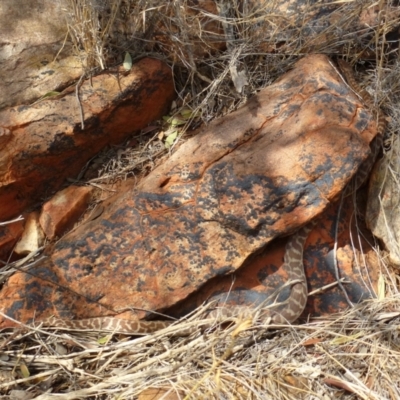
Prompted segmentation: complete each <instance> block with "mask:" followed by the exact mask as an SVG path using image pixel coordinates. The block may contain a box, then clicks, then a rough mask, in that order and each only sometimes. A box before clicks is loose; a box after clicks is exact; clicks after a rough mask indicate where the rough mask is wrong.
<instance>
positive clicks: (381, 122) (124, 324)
mask: <svg viewBox="0 0 400 400" xmlns="http://www.w3.org/2000/svg"><path fill="white" fill-rule="evenodd" d="M337 62H338V66H339V69H340V72H341V74H342V75H343V77H344V79H345V81H346V82H347V84H348V85H349V86H350V88H351V89H352V90H353V91H354V92H355V93H356V95H358V96H360V97H361V99H362V100H363V102H364V104H365V105H366V106H367V107H368V109H369V110H370V111H371V112H373V113H374V112H375V115H376V119H377V131H378V135H377V139H376V140H374V142H373V143H372V144H371V153H372V155H371V157H370V158H369V159H367V160H366V164H365V165H364V166H363V167H362V168H360V170H359V172H358V173H357V174H356V177H355V182H354V186H355V188H358V187H360V186H361V184H362V183H363V182H364V181H365V179H366V178H367V177H368V175H369V172H370V170H371V168H372V166H373V164H374V161H375V159H376V156H377V154H378V152H379V151H380V148H381V145H382V139H381V138H382V136H383V132H384V130H385V128H386V118H385V116H384V114H383V112H382V111H381V110H380V109H379V108H378V110H376V108H375V105H374V102H373V99H372V97H371V96H370V94H369V93H368V92H367V91H366V90H365V89H363V88H361V87H360V86H359V85H358V83H357V82H356V80H355V78H354V76H353V72H352V69H351V67H350V65H349V64H348V63H347V62H345V61H343V60H338V61H337ZM354 186H353V188H354ZM313 226H314V222H313V221H312V222H311V223H309V224H308V225H306V226H305V227H303V228H301V229H300V230H298V231H297V232H296V233H294V234H293V235H292V236H291V237H290V238H289V240H288V242H287V244H286V247H285V255H284V266H283V267H284V268H285V269H286V270H287V272H288V278H289V279H288V282H289V284H290V285H291V292H290V295H289V298H288V299H287V300H286V301H285V307H283V308H280V309H279V311H271V310H270V309H267V308H264V309H261V313H260V315H259V318H260V319H262V320H267V319H270V322H271V323H273V324H287V323H291V322H294V321H295V320H296V319H297V318H298V317H299V316H300V315H301V313H302V312H303V310H304V308H305V305H306V302H307V295H308V291H307V281H306V276H305V272H304V266H303V248H304V245H305V242H306V240H307V237H308V235H309V233H310V231H311V230H312V228H313ZM254 314H255V309H254V308H251V307H248V306H236V307H229V308H220V309H216V310H214V311H211V312H210V313H209V314H208V317H209V318H210V319H220V320H221V319H223V320H230V319H234V318H237V317H241V318H249V317H253V316H254ZM173 323H174V321H133V320H124V319H118V318H115V317H97V318H88V319H81V320H63V319H59V318H55V317H51V318H49V319H47V320H46V321H44V325H46V326H51V327H54V328H57V329H69V330H81V331H82V330H83V331H89V330H90V331H92V330H93V331H111V332H118V333H126V334H147V333H151V332H155V331H158V330H160V329H164V328H166V327H168V326H170V325H171V324H173ZM192 330H196V328H193V329H192Z"/></svg>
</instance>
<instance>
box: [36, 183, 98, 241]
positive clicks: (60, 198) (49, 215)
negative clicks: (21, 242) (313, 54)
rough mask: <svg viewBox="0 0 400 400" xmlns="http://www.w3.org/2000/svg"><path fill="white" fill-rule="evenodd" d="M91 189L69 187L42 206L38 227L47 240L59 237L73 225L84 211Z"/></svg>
mask: <svg viewBox="0 0 400 400" xmlns="http://www.w3.org/2000/svg"><path fill="white" fill-rule="evenodd" d="M92 189H93V188H92V187H90V186H69V187H67V188H66V189H64V190H61V191H60V192H57V193H56V195H55V196H54V197H52V198H51V199H50V200H49V201H48V202H46V203H45V204H44V205H43V207H42V212H41V214H40V225H41V227H42V229H43V232H44V233H45V234H46V236H47V237H48V238H49V239H54V238H55V237H56V236H61V235H62V234H63V233H65V231H67V230H68V229H69V228H71V227H72V226H73V225H74V223H75V222H76V221H77V220H78V218H79V217H80V216H81V215H82V214H83V213H84V212H85V211H86V208H87V206H88V204H89V201H90V195H91V193H92Z"/></svg>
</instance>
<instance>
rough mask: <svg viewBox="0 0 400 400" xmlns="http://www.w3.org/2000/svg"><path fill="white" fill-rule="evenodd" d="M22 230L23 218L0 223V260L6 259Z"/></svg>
mask: <svg viewBox="0 0 400 400" xmlns="http://www.w3.org/2000/svg"><path fill="white" fill-rule="evenodd" d="M23 231H24V220H23V219H18V220H16V221H15V222H11V223H9V224H8V223H6V224H2V225H0V260H3V261H7V260H8V258H9V255H10V252H11V250H12V249H13V247H14V245H15V244H16V243H17V241H18V240H19V239H20V237H21V235H22V232H23Z"/></svg>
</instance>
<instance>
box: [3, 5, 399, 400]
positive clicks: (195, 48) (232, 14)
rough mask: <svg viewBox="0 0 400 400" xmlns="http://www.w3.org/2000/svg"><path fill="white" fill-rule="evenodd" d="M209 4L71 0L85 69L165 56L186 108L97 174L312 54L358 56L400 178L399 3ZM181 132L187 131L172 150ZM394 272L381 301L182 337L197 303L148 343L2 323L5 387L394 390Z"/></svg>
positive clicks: (103, 175)
mask: <svg viewBox="0 0 400 400" xmlns="http://www.w3.org/2000/svg"><path fill="white" fill-rule="evenodd" d="M206 3H207V5H209V3H211V2H207V1H204V2H200V1H199V2H195V1H188V0H180V1H179V0H178V1H165V2H159V1H153V0H142V1H141V0H137V1H125V0H68V1H67V2H66V6H67V7H66V9H67V17H68V24H69V29H70V33H71V37H72V40H73V42H74V44H75V46H76V51H77V53H78V54H80V55H82V54H84V56H85V57H84V63H85V65H86V66H87V68H88V71H89V70H90V69H92V68H94V67H96V68H101V69H104V68H106V67H107V66H111V65H113V64H115V63H121V62H122V60H123V58H124V55H125V53H126V52H129V53H130V54H131V56H132V58H133V59H134V60H135V59H138V58H140V57H143V56H145V55H151V56H155V57H158V58H162V59H164V60H165V61H166V62H168V63H169V64H170V65H171V66H172V67H173V70H174V76H175V84H176V89H177V93H178V99H177V101H176V104H175V105H174V107H173V110H172V111H171V115H174V116H180V117H182V115H183V111H185V112H186V114H185V115H189V118H186V119H185V118H183V121H184V123H181V124H178V125H174V124H173V123H172V122H171V120H169V121H166V122H165V121H164V122H163V123H160V124H159V125H157V126H154V127H152V128H151V129H149V130H147V131H144V132H142V134H141V136H140V137H139V138H136V139H135V140H136V142H135V143H136V144H135V146H132V141H131V142H130V144H129V145H128V146H127V147H125V148H124V147H118V148H112V149H106V150H105V151H104V153H103V155H102V156H103V161H104V159H106V160H108V161H107V162H106V163H103V164H102V165H103V166H102V167H99V168H100V170H101V172H100V176H99V177H96V178H92V183H95V184H100V183H103V182H115V181H117V180H123V179H125V178H126V177H127V176H130V175H134V176H137V175H139V176H140V175H141V174H144V173H145V172H146V171H144V169H145V170H150V169H152V168H153V165H154V164H155V163H156V162H159V160H160V158H159V157H160V155H162V154H165V153H168V151H171V149H172V150H173V147H174V146H175V145H176V143H177V142H178V141H179V140H178V139H182V137H183V134H184V133H185V132H186V135H185V137H187V136H188V134H189V131H188V129H189V128H190V127H193V126H194V125H197V124H199V123H200V122H201V121H203V122H205V123H207V122H208V121H210V120H212V119H214V118H216V117H219V116H221V115H224V114H227V113H229V112H231V111H232V110H234V109H235V108H237V107H238V106H239V105H240V104H242V103H244V102H245V101H246V99H247V98H248V96H250V95H252V94H254V93H256V92H257V91H258V90H259V89H261V88H262V87H265V86H267V85H269V84H270V83H271V82H272V81H274V80H275V79H276V78H277V77H279V76H280V75H282V74H283V73H284V72H285V71H287V70H288V69H289V68H290V67H291V65H292V64H293V63H294V62H295V61H296V60H297V59H299V57H302V56H304V55H306V54H309V53H324V54H327V55H329V56H344V57H346V58H348V59H349V61H350V62H352V63H353V64H356V68H357V74H358V78H359V81H361V82H364V86H366V87H367V90H369V91H370V93H371V94H372V95H373V96H374V98H375V103H376V105H377V106H378V105H379V106H382V107H383V108H384V109H385V111H386V113H387V115H389V116H390V121H389V127H388V129H387V137H386V144H387V151H386V152H385V157H388V158H389V159H390V163H391V165H394V166H395V167H396V168H397V169H396V168H393V169H392V170H391V171H390V172H391V173H392V174H394V175H395V176H396V179H398V178H399V169H398V165H399V159H400V147H399V144H398V143H399V142H398V140H397V132H398V127H399V126H400V111H399V110H400V86H399V85H400V84H399V82H400V64H399V53H398V42H396V43H390V40H391V38H393V37H394V38H397V37H396V35H395V32H396V31H397V32H398V30H399V22H398V14H399V9H398V6H397V5H396V4H397V3H396V2H395V1H379V2H375V1H372V0H357V1H353V0H348V1H339V2H328V1H326V2H324V3H325V4H323V2H315V4H313V2H311V1H310V2H309V3H307V2H302V3H304V4H308V5H303V7H302V9H301V10H300V11H301V12H300V11H299V10H296V11H293V12H292V13H291V12H285V11H284V10H283V7H284V5H285V3H286V2H284V1H281V0H276V1H274V0H268V1H262V0H260V1H258V2H256V1H242V2H239V1H231V2H228V3H229V4H231V6H229V7H228V6H224V5H223V2H220V7H219V9H218V8H215V7H214V11H212V10H211V9H212V7H211V8H207V9H202V8H201V5H202V4H206ZM298 3H300V1H299V2H298ZM242 4H245V6H242ZM360 17H361V18H364V19H365V21H366V22H365V23H360ZM389 33H390V34H389ZM396 40H397V39H396ZM225 44H226V45H225ZM187 110H189V113H187ZM176 131H177V132H178V135H177V138H178V139H177V140H176V141H175V142H174V143H173V145H172V146H171V147H169V149H166V148H165V142H166V140H167V138H168V137H169V136H170V135H171V134H172V133H174V134H176ZM377 251H378V252H380V250H379V249H377ZM380 254H382V253H380ZM381 261H382V265H383V266H385V265H386V261H385V259H384V258H382V260H381ZM396 272H397V271H396V270H393V269H391V268H390V267H385V268H382V276H383V277H384V278H382V286H381V290H380V293H379V299H377V300H371V301H367V302H364V303H362V304H361V305H358V306H356V307H355V308H353V309H349V310H348V311H347V312H345V313H342V314H340V315H335V316H329V317H326V318H324V319H317V320H313V321H310V322H308V323H305V324H302V325H296V326H292V327H286V328H284V329H281V330H278V331H276V330H270V329H269V328H270V327H268V326H267V325H262V324H259V323H258V322H257V321H238V322H237V323H236V324H235V325H233V326H231V327H229V328H227V329H218V328H217V327H216V328H215V329H209V330H206V331H204V332H202V331H200V330H199V331H198V332H197V333H194V334H192V335H191V336H179V335H177V334H176V332H175V331H174V329H176V330H185V327H186V326H187V324H190V325H193V321H197V320H200V319H201V310H199V313H198V315H196V316H194V317H192V318H191V319H189V320H185V321H180V322H179V323H177V324H176V325H175V326H174V328H169V329H168V330H164V331H159V332H156V333H154V334H153V335H149V336H145V337H141V338H131V337H124V336H118V335H110V336H101V335H100V334H98V333H93V334H89V333H87V332H62V331H51V330H50V329H49V328H43V327H38V328H32V327H23V328H21V329H20V330H16V331H14V332H3V333H1V336H0V343H1V356H0V373H1V374H0V379H2V381H1V380H0V391H3V392H6V391H7V392H8V393H11V394H13V395H14V397H15V396H17V395H18V393H19V392H18V391H23V392H24V393H25V396H26V397H24V398H37V399H53V398H63V399H77V398H102V399H105V398H107V399H108V398H110V399H111V398H129V399H132V398H138V396H139V394H140V393H142V396H143V397H141V399H145V398H146V397H144V393H143V391H145V390H148V389H149V388H160V389H162V391H161V392H159V393H163V395H164V397H163V398H165V399H211V398H212V399H214V398H215V399H231V398H238V399H268V398H271V399H301V398H304V399H331V398H338V399H340V398H346V399H379V400H381V399H398V398H400V390H399V388H400V375H399V373H398V371H399V369H400V361H399V360H400V357H399V356H400V347H399V344H400V341H399V329H398V325H399V316H400V311H399V310H400V298H399V294H398V289H397V284H398V279H399V278H398V276H397V273H396ZM384 282H385V283H384ZM13 391H14V392H13ZM147 393H149V392H147ZM29 396H31V397H29ZM36 396H37V397H36ZM168 396H169V397H168ZM147 398H151V397H147ZM153 398H154V397H153ZM155 398H162V396H161V394H160V397H155Z"/></svg>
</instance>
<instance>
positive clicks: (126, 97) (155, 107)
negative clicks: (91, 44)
mask: <svg viewBox="0 0 400 400" xmlns="http://www.w3.org/2000/svg"><path fill="white" fill-rule="evenodd" d="M173 97H174V86H173V82H172V74H171V69H170V68H169V67H168V66H167V65H165V64H164V63H162V62H161V61H159V60H154V59H149V58H146V59H142V60H141V61H139V62H138V63H137V64H136V65H134V66H133V67H132V69H131V71H130V73H123V72H122V70H119V71H114V72H107V73H104V74H102V75H99V76H96V77H93V78H92V79H91V80H87V81H85V82H84V83H83V85H82V86H81V88H80V98H81V104H82V107H83V115H84V122H85V126H84V129H82V128H81V116H80V110H79V105H78V103H77V99H76V95H75V88H70V89H67V90H66V91H65V92H64V94H63V95H60V96H58V97H57V98H51V99H48V100H43V101H41V102H39V103H37V104H34V105H31V106H20V107H13V108H8V109H5V110H3V111H0V121H1V122H0V125H1V127H3V129H7V130H8V131H10V132H9V134H8V135H7V138H6V140H5V141H4V143H3V144H2V147H1V150H0V221H1V220H4V219H9V218H11V217H13V216H15V215H16V214H18V213H20V212H21V211H22V210H24V209H25V207H27V206H29V205H32V204H34V202H35V201H37V200H38V199H40V198H41V196H43V193H51V192H52V191H55V190H57V189H59V188H60V186H61V185H62V183H63V182H64V180H65V178H67V177H74V176H76V175H77V174H78V172H79V171H80V169H81V168H82V166H83V165H84V164H85V163H86V162H87V161H88V160H89V159H90V158H91V157H93V155H94V154H96V153H97V152H98V151H99V150H100V149H101V148H103V147H104V146H105V145H107V144H115V143H118V142H121V141H122V140H123V139H124V138H126V137H127V136H129V135H131V134H132V133H133V132H135V131H137V130H139V129H141V128H143V127H144V126H146V125H147V124H148V123H149V122H150V121H152V120H154V119H157V118H159V117H161V116H162V115H163V114H164V113H165V112H166V110H167V109H168V107H169V105H170V102H171V100H172V98H173ZM0 140H1V139H0Z"/></svg>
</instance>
